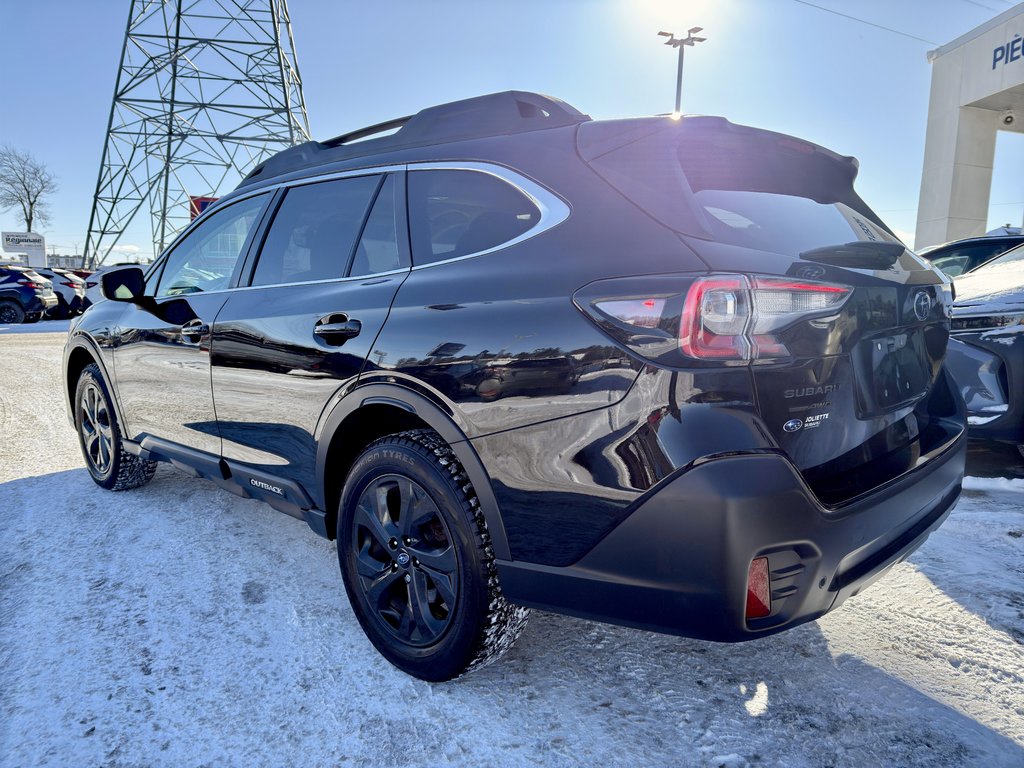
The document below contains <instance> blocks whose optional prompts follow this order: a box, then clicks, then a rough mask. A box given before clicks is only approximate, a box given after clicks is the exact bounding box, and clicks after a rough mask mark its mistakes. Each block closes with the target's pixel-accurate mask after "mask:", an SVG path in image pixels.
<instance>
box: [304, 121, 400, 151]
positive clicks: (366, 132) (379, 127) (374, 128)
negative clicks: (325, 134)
mask: <svg viewBox="0 0 1024 768" xmlns="http://www.w3.org/2000/svg"><path fill="white" fill-rule="evenodd" d="M412 118H413V116H412V115H406V116H405V117H396V118H395V119H394V120H386V121H385V122H383V123H377V124H376V125H370V126H367V127H366V128H360V129H359V130H358V131H351V132H350V133H343V134H341V136H335V137H334V138H333V139H327V141H321V142H320V144H322V145H323V146H325V147H339V146H341V145H342V144H348V143H349V142H352V141H359V140H360V139H365V138H368V137H370V136H373V135H374V134H378V133H384V132H385V131H393V130H394V129H395V128H401V127H402V126H403V125H405V124H406V123H408V122H409V121H410V120H412Z"/></svg>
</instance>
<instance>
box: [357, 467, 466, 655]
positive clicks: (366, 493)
mask: <svg viewBox="0 0 1024 768" xmlns="http://www.w3.org/2000/svg"><path fill="white" fill-rule="evenodd" d="M350 546H351V547H352V549H353V553H352V554H353V556H354V557H355V561H356V570H357V572H358V574H359V586H360V588H361V589H362V591H363V597H364V598H365V599H366V602H367V605H368V606H369V607H370V610H371V611H372V613H373V615H374V618H375V619H376V620H377V621H378V622H379V623H380V625H381V627H383V628H384V630H385V631H387V632H390V633H392V634H393V635H394V636H395V637H396V638H397V639H398V640H400V641H401V642H403V643H406V644H408V645H411V646H416V647H425V646H429V645H431V644H433V643H436V642H437V641H438V639H440V638H441V636H442V635H443V634H444V633H445V630H447V629H448V625H449V623H450V621H451V618H452V613H453V611H454V610H455V604H456V595H457V594H458V589H459V574H458V570H459V568H458V566H459V562H458V555H457V554H456V552H455V547H454V546H453V545H452V537H451V534H450V533H449V531H448V525H447V523H445V521H444V518H443V517H442V516H441V513H440V511H439V510H438V508H437V504H435V503H434V501H433V500H432V499H431V498H430V496H429V495H427V492H426V491H425V490H423V488H422V486H420V484H419V483H417V482H416V481H415V480H411V479H410V478H408V477H405V476H403V475H396V474H387V475H381V476H380V477H378V478H376V479H375V480H374V481H373V482H371V483H370V484H369V485H368V486H366V488H365V489H364V490H363V493H362V495H361V496H360V497H359V501H358V502H356V510H355V514H354V515H353V520H352V537H351V539H350Z"/></svg>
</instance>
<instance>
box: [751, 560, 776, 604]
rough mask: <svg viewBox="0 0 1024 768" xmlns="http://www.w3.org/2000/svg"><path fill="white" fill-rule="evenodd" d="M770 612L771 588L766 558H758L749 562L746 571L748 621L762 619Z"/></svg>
mask: <svg viewBox="0 0 1024 768" xmlns="http://www.w3.org/2000/svg"><path fill="white" fill-rule="evenodd" d="M771 612H772V587H771V580H770V579H769V577H768V558H767V557H758V558H755V559H754V560H751V561H750V568H748V569H747V609H746V617H747V618H748V619H763V618H764V617H765V616H768V615H770V614H771Z"/></svg>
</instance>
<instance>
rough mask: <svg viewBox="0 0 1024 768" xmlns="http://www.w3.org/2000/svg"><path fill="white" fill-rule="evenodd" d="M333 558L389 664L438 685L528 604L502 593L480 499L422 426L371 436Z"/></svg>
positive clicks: (488, 649) (487, 650) (476, 656)
mask: <svg viewBox="0 0 1024 768" xmlns="http://www.w3.org/2000/svg"><path fill="white" fill-rule="evenodd" d="M337 534H338V560H339V563H340V565H341V572H342V576H343V577H344V580H345V590H346V592H347V593H348V598H349V602H350V603H351V605H352V610H353V611H354V612H355V615H356V618H357V619H358V620H359V624H360V625H361V626H362V628H363V631H364V632H365V633H366V636H367V637H368V638H369V639H370V642H372V643H373V645H374V646H375V647H376V648H377V650H378V651H380V653H381V655H383V656H384V658H386V659H387V660H388V661H390V662H391V663H392V664H394V665H395V666H396V667H398V668H399V669H401V670H402V671H404V672H406V673H408V674H410V675H413V676H415V677H418V678H420V679H422V680H429V681H433V682H439V681H443V680H451V679H452V678H454V677H458V676H459V675H461V674H463V673H465V672H467V671H469V670H471V669H476V668H478V667H482V666H484V665H486V664H489V663H490V662H491V661H493V660H495V659H497V658H498V657H499V656H501V655H502V654H503V653H504V652H505V651H506V650H508V649H509V648H510V647H511V646H512V644H513V643H514V642H515V639H516V638H517V637H518V636H519V633H520V632H521V631H522V629H523V627H524V626H526V620H527V618H528V617H529V614H530V612H529V609H527V608H523V607H521V606H517V605H513V604H511V603H509V602H508V601H506V600H505V598H504V596H503V595H502V593H501V586H500V584H499V582H498V574H497V568H496V566H495V562H494V550H493V549H492V547H491V544H490V534H489V533H488V530H487V523H486V522H485V520H484V515H483V511H482V510H481V508H480V502H479V500H478V499H477V497H476V493H475V491H474V490H473V485H472V483H470V481H469V478H468V476H467V474H466V471H465V469H464V468H463V466H462V464H461V463H460V462H459V460H458V457H457V456H456V455H455V453H454V451H453V450H452V448H451V446H449V445H448V444H447V443H446V442H445V441H444V440H443V439H442V438H441V436H440V435H438V434H437V433H436V432H433V431H431V430H428V429H417V430H411V431H408V432H401V433H399V434H395V435H388V436H387V437H383V438H381V439H379V440H377V441H375V442H373V443H371V444H370V445H369V446H367V448H366V449H365V450H364V451H363V453H362V454H361V455H360V456H359V458H358V459H356V462H355V463H354V464H353V465H352V468H351V469H350V470H349V473H348V476H347V477H346V479H345V487H344V488H343V489H342V493H341V500H340V502H339V505H338V527H337Z"/></svg>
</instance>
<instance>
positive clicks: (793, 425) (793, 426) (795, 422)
mask: <svg viewBox="0 0 1024 768" xmlns="http://www.w3.org/2000/svg"><path fill="white" fill-rule="evenodd" d="M803 425H804V423H803V422H802V421H800V419H790V420H789V421H787V422H786V423H785V424H783V425H782V428H783V429H784V430H786V431H787V432H796V431H797V430H798V429H800V427H802V426H803Z"/></svg>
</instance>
